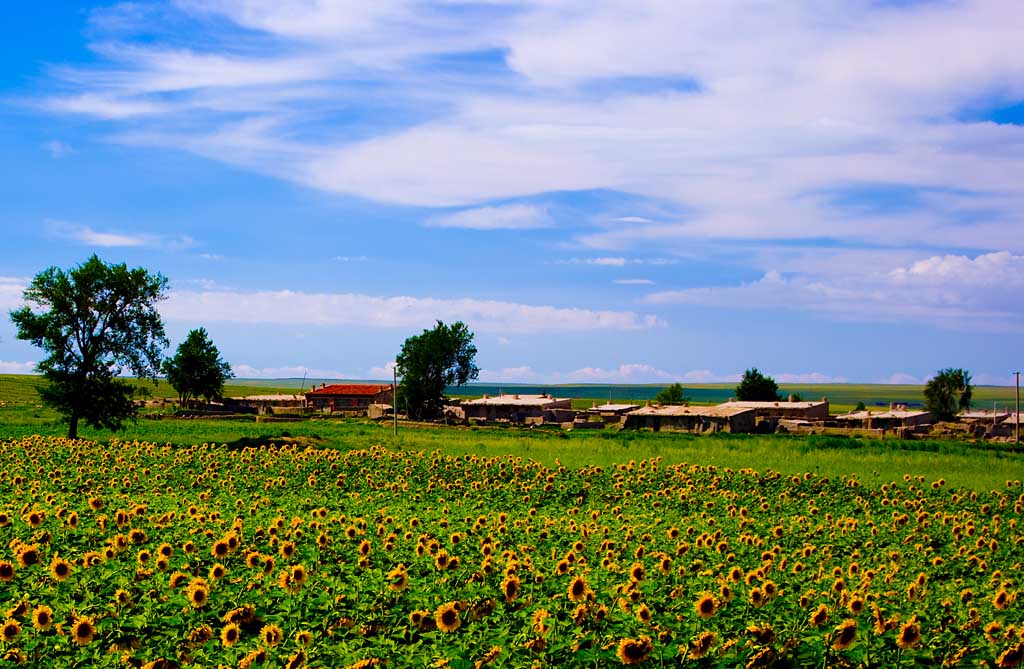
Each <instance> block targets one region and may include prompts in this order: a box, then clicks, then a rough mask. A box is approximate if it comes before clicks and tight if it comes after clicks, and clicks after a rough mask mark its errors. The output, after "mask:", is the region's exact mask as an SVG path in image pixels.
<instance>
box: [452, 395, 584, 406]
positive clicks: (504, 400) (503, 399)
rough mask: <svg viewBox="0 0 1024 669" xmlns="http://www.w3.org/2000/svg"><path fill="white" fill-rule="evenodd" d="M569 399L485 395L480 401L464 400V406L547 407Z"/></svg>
mask: <svg viewBox="0 0 1024 669" xmlns="http://www.w3.org/2000/svg"><path fill="white" fill-rule="evenodd" d="M568 400H569V398H568V397H552V396H551V395H498V396H497V397H490V396H488V395H484V396H483V397H481V398H480V399H475V400H464V401H463V402H462V406H466V405H470V406H547V405H548V404H552V403H554V402H566V401H568Z"/></svg>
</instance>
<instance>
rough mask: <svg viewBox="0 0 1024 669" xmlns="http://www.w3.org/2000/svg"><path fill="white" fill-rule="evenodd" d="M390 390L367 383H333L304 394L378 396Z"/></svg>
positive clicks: (389, 387)
mask: <svg viewBox="0 0 1024 669" xmlns="http://www.w3.org/2000/svg"><path fill="white" fill-rule="evenodd" d="M388 390H391V386H382V385H379V384H375V383H374V384H367V383H335V384H332V385H329V386H326V385H325V386H320V387H319V388H314V389H313V390H310V391H309V392H307V393H306V395H307V396H309V395H379V394H380V393H383V392H385V391H388Z"/></svg>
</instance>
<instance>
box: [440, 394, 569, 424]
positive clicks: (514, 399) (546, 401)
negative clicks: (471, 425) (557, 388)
mask: <svg viewBox="0 0 1024 669" xmlns="http://www.w3.org/2000/svg"><path fill="white" fill-rule="evenodd" d="M459 407H460V408H461V409H462V412H463V415H464V416H465V418H466V420H485V421H502V422H506V421H507V422H510V423H524V422H526V420H527V419H528V418H530V419H535V420H536V419H543V420H544V421H545V422H553V423H561V422H564V421H566V420H572V419H573V417H574V414H573V411H572V400H571V399H570V398H567V397H566V398H558V397H552V396H551V395H548V394H546V393H542V394H540V395H516V394H513V395H506V394H504V393H503V394H501V395H498V396H497V397H491V396H490V395H484V396H483V397H481V398H479V399H475V400H463V401H462V403H461V404H460V405H459Z"/></svg>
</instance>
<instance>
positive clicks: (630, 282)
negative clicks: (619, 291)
mask: <svg viewBox="0 0 1024 669" xmlns="http://www.w3.org/2000/svg"><path fill="white" fill-rule="evenodd" d="M612 283H617V284H619V285H620V286H653V285H654V282H653V281H651V280H650V279H615V280H614V281H612Z"/></svg>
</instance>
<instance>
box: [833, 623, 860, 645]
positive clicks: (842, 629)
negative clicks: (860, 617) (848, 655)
mask: <svg viewBox="0 0 1024 669" xmlns="http://www.w3.org/2000/svg"><path fill="white" fill-rule="evenodd" d="M856 638H857V621H856V620H851V619H849V618H847V619H846V620H844V621H843V622H842V623H840V625H839V627H836V631H835V635H834V636H833V638H832V648H833V649H835V650H846V649H847V648H849V647H850V646H852V645H853V641H854V639H856Z"/></svg>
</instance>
